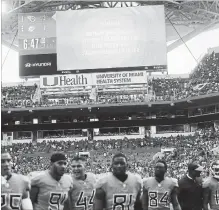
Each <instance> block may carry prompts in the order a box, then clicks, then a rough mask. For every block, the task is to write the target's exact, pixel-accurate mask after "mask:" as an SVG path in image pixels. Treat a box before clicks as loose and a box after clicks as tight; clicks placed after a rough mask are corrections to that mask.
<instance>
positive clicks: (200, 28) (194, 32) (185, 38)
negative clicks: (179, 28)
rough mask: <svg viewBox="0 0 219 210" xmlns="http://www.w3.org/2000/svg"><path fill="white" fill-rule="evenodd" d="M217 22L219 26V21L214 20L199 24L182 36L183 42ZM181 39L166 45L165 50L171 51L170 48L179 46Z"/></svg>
mask: <svg viewBox="0 0 219 210" xmlns="http://www.w3.org/2000/svg"><path fill="white" fill-rule="evenodd" d="M217 24H218V27H219V21H215V22H212V23H210V24H208V25H204V26H201V27H199V28H197V29H195V30H194V31H192V32H190V33H188V34H186V35H185V36H183V37H182V39H183V41H184V42H188V41H189V40H191V39H192V38H194V37H195V36H197V35H199V34H200V33H202V32H204V31H206V30H208V29H210V28H212V27H214V26H215V25H217ZM182 39H178V40H177V41H175V42H173V43H172V44H170V45H169V46H168V47H167V52H171V51H172V50H174V49H175V48H177V47H179V46H180V45H182V44H183V41H182Z"/></svg>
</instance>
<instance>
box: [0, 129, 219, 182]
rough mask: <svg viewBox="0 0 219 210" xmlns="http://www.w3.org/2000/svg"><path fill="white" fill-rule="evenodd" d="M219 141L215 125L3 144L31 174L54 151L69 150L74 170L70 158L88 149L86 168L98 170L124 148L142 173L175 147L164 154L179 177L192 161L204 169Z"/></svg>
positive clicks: (45, 163)
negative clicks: (155, 134) (183, 131)
mask: <svg viewBox="0 0 219 210" xmlns="http://www.w3.org/2000/svg"><path fill="white" fill-rule="evenodd" d="M218 145H219V132H218V131H213V130H212V129H205V130H199V131H197V132H196V134H195V135H194V136H181V135H179V136H177V137H172V136H171V137H166V138H149V137H148V138H145V139H126V138H124V139H120V140H113V139H110V140H98V141H94V140H81V141H43V142H41V143H28V144H13V145H12V147H10V146H7V147H2V149H3V150H7V151H9V152H10V153H11V154H12V155H13V167H14V170H15V171H16V172H19V173H23V174H28V173H30V172H32V171H39V170H45V169H47V168H48V167H49V156H50V155H51V153H53V152H55V151H59V152H65V153H66V154H68V161H69V167H68V171H69V172H71V159H72V157H73V156H74V155H76V154H78V153H79V152H87V151H88V152H89V153H90V157H88V159H87V167H86V168H87V170H88V171H92V172H94V173H95V174H101V173H106V172H108V171H109V170H110V164H111V159H112V156H113V154H115V153H116V151H121V152H123V153H124V154H126V155H127V157H128V162H129V170H130V171H132V172H135V173H138V174H140V175H141V176H151V175H152V174H153V161H154V159H153V157H155V156H154V155H155V154H157V153H158V152H159V151H160V150H161V148H174V152H172V153H170V154H168V155H164V157H162V158H164V159H165V160H166V161H167V163H168V167H169V168H168V175H169V176H172V177H175V178H180V177H181V176H182V175H184V174H185V172H186V170H187V164H188V162H190V161H194V160H196V161H199V162H200V164H202V165H203V166H204V167H205V173H204V175H206V173H207V171H208V170H207V169H208V167H209V165H210V164H209V163H210V162H211V161H213V159H214V155H213V154H212V152H211V150H212V149H213V148H216V147H218Z"/></svg>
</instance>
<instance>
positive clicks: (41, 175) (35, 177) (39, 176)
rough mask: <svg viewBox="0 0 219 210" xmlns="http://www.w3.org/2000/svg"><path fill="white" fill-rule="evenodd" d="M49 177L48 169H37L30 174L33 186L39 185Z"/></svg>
mask: <svg viewBox="0 0 219 210" xmlns="http://www.w3.org/2000/svg"><path fill="white" fill-rule="evenodd" d="M46 177H47V175H46V171H36V172H32V174H29V178H30V182H31V186H36V187H37V186H39V185H40V183H41V182H43V181H44V179H45V178H46Z"/></svg>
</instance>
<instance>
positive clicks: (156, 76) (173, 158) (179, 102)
mask: <svg viewBox="0 0 219 210" xmlns="http://www.w3.org/2000/svg"><path fill="white" fill-rule="evenodd" d="M2 8H4V10H5V13H3V15H2V45H3V46H2V48H3V47H4V49H6V50H5V53H4V50H3V55H4V56H3V55H2V85H1V94H2V97H1V122H2V124H1V129H2V132H1V149H2V151H6V152H9V153H10V154H11V156H12V170H13V171H14V172H15V173H18V174H23V175H28V174H32V175H31V176H35V175H34V174H35V172H36V174H37V173H38V172H39V171H43V170H47V169H48V168H49V167H50V157H51V155H52V154H54V153H57V152H62V153H65V154H66V155H67V162H68V167H67V173H69V174H71V173H73V168H72V167H71V163H72V161H73V158H74V157H75V156H80V157H83V158H85V159H86V171H87V172H91V173H94V174H95V175H96V176H97V177H99V178H100V177H102V176H104V175H105V174H107V173H108V172H110V171H111V160H112V158H113V156H114V155H115V154H116V153H117V152H122V153H123V154H124V155H126V157H127V161H128V164H129V165H128V171H130V172H131V173H134V174H138V175H140V177H141V178H145V177H151V176H153V174H154V164H155V162H156V161H157V160H159V159H162V160H165V161H166V163H167V165H168V171H167V176H169V177H172V178H175V179H178V180H179V179H181V178H182V177H184V175H185V174H187V167H188V164H189V163H190V162H194V161H196V162H198V163H199V164H200V165H201V166H203V168H204V171H203V173H202V177H203V178H206V177H208V176H209V175H210V167H211V163H212V162H214V161H217V160H219V44H217V43H218V42H217V41H215V42H216V44H215V43H214V44H212V45H211V46H210V45H209V46H208V40H207V41H206V40H204V39H202V42H200V41H199V44H198V46H197V45H196V46H195V48H197V49H198V50H197V52H198V53H199V54H197V55H198V56H197V55H194V51H193V49H194V48H193V49H192V47H190V46H191V45H190V44H191V43H192V41H194V40H196V39H197V40H198V39H199V37H201V36H204V34H208V33H209V34H210V33H211V34H212V37H214V38H215V37H216V36H217V35H218V31H217V30H218V28H219V27H218V26H219V2H218V1H175V0H165V1H147V0H143V1H138V2H130V1H129V2H120V1H109V2H105V1H95V2H93V1H89V0H87V1H79V0H69V1H53V0H38V1H35V0H24V1H20V0H19V1H16V0H10V1H8V0H7V1H6V0H5V1H4V0H3V1H2ZM209 37H210V35H209ZM209 40H211V37H210V38H209ZM215 40H216V39H215ZM211 41H212V40H211ZM212 42H213V41H212ZM189 43H190V44H189ZM199 45H200V46H199ZM201 45H203V46H207V47H206V49H205V50H202V52H200V51H201V48H199V47H201ZM180 47H184V51H180V52H183V53H181V54H180V53H179V56H178V57H179V58H177V59H178V60H176V61H174V59H176V56H175V57H171V58H170V55H171V56H172V55H173V54H174V53H175V55H177V53H176V51H175V50H176V49H179V48H180ZM199 49H200V50H199ZM185 51H186V55H185V53H184V52H185ZM12 52H13V53H16V59H17V58H18V62H15V60H13V58H12V57H10V53H11V54H12ZM184 56H185V57H184ZM186 56H187V57H189V59H190V60H191V62H190V63H189V64H188V66H187V67H189V69H186V70H185V72H186V73H184V72H183V73H182V72H181V71H180V70H179V71H177V69H174V68H175V66H177V65H178V66H177V68H178V67H179V69H182V68H185V67H184V64H183V62H185V63H186V59H187V57H186ZM180 60H181V61H180ZM174 62H175V63H174ZM177 62H179V63H177ZM15 63H16V64H15ZM172 63H174V65H175V66H174V65H173V66H174V68H173V66H172ZM191 63H192V65H191V66H189V65H190V64H191ZM9 65H14V66H15V65H17V66H16V67H15V68H16V70H17V72H15V71H14V70H13V69H10V70H8V69H9V68H8V69H7V66H9ZM185 66H186V65H185ZM171 69H174V71H172V70H171ZM7 71H9V73H8V72H7ZM5 72H7V73H5ZM10 72H11V73H10ZM173 72H175V73H173ZM13 74H19V78H18V79H17V81H14V79H11V78H12V77H14V75H13ZM4 77H5V78H6V77H7V79H4ZM10 79H11V80H10ZM15 80H16V79H15ZM5 81H6V82H5ZM18 81H19V82H18ZM158 186H159V185H158ZM217 192H219V191H217ZM217 195H218V194H217ZM217 199H218V197H217ZM57 210H61V208H60V209H57ZM118 210H120V208H118ZM182 210H183V209H182ZM194 210H195V209H194ZM213 210H216V209H213Z"/></svg>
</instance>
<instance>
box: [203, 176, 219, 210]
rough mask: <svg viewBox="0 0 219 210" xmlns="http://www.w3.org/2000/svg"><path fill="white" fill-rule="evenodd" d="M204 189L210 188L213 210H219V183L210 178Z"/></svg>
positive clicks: (210, 201) (210, 202) (204, 183)
mask: <svg viewBox="0 0 219 210" xmlns="http://www.w3.org/2000/svg"><path fill="white" fill-rule="evenodd" d="M203 188H209V190H210V192H211V193H210V200H209V204H210V207H211V209H212V210H218V209H219V182H218V181H217V180H216V179H215V178H213V177H208V178H207V179H206V180H205V181H204V182H203Z"/></svg>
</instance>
